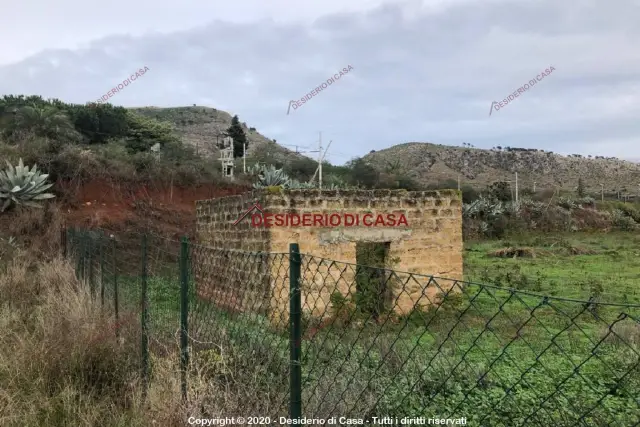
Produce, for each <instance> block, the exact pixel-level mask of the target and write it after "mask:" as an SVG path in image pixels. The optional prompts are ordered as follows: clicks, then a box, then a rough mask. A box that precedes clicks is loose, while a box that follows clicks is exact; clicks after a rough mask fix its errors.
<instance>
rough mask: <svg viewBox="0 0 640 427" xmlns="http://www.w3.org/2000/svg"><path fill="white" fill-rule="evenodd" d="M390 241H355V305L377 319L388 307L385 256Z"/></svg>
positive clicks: (388, 296) (386, 255)
mask: <svg viewBox="0 0 640 427" xmlns="http://www.w3.org/2000/svg"><path fill="white" fill-rule="evenodd" d="M390 248H391V242H356V264H358V265H357V267H356V306H357V308H358V310H359V311H360V312H362V313H365V314H368V315H370V316H372V317H373V318H374V319H376V320H377V319H378V318H379V317H380V315H381V314H382V313H383V312H384V311H385V310H386V309H388V308H389V304H390V302H391V298H392V296H391V290H390V289H388V286H387V282H388V280H387V276H388V273H387V271H386V270H385V267H386V266H387V257H388V255H389V249H390Z"/></svg>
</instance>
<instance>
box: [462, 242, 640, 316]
mask: <svg viewBox="0 0 640 427" xmlns="http://www.w3.org/2000/svg"><path fill="white" fill-rule="evenodd" d="M510 247H511V248H530V249H531V251H532V253H533V254H535V258H531V257H517V258H513V257H498V256H493V255H491V254H492V253H495V252H496V251H498V250H500V249H503V248H510ZM464 272H465V280H468V281H473V282H478V283H485V284H495V285H498V286H504V287H512V288H516V289H522V290H528V291H532V292H536V293H540V294H545V295H553V296H562V297H566V298H576V299H588V298H589V297H591V296H594V297H597V298H599V299H600V300H602V301H609V302H622V303H631V304H640V234H636V233H622V232H620V233H608V234H603V233H598V234H582V233H573V234H566V235H553V236H544V235H542V236H541V235H537V236H536V235H533V236H527V235H524V236H519V237H515V238H509V239H505V240H494V241H479V242H467V243H466V244H465V252H464Z"/></svg>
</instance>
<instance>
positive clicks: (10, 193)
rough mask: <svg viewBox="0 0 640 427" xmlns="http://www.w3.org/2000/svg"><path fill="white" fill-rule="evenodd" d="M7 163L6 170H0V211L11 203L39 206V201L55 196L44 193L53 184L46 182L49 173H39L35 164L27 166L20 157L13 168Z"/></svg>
mask: <svg viewBox="0 0 640 427" xmlns="http://www.w3.org/2000/svg"><path fill="white" fill-rule="evenodd" d="M7 165H8V166H9V168H8V169H7V170H5V171H0V202H2V201H3V200H4V202H2V206H0V212H4V211H5V210H6V209H7V208H8V207H9V206H11V205H12V204H16V205H23V206H30V207H37V208H39V207H40V204H39V203H38V202H39V201H41V200H45V199H51V198H53V197H55V196H54V195H53V194H51V193H46V190H48V189H49V188H51V186H52V185H53V184H49V183H47V178H48V177H49V175H48V174H42V173H40V171H38V167H37V166H36V165H33V167H32V168H29V166H25V165H24V164H23V163H22V159H20V162H19V163H18V166H17V167H15V168H14V167H13V165H11V164H10V163H9V162H7Z"/></svg>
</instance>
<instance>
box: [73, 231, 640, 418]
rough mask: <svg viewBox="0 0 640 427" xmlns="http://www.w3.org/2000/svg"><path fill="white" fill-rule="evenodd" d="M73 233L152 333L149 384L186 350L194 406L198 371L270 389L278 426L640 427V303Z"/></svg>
mask: <svg viewBox="0 0 640 427" xmlns="http://www.w3.org/2000/svg"><path fill="white" fill-rule="evenodd" d="M63 239H64V242H65V244H63V247H64V250H65V254H66V255H67V257H69V259H70V260H71V261H72V262H74V263H75V265H76V269H77V272H78V276H79V277H80V278H81V279H82V280H83V281H84V282H85V283H86V284H87V286H90V287H91V289H92V290H93V292H94V295H95V296H96V298H100V299H101V301H104V303H103V309H104V310H107V311H108V313H111V315H112V316H113V317H114V322H115V323H116V325H117V327H116V328H115V330H116V332H115V334H114V339H117V338H118V337H117V334H121V333H122V331H123V329H124V328H130V331H129V332H128V333H129V334H130V335H129V336H133V337H135V339H138V340H140V341H139V342H140V345H139V346H138V347H139V350H137V351H139V355H140V361H141V375H142V377H143V380H144V381H146V384H149V378H150V375H151V373H152V368H153V367H152V366H151V362H150V359H153V358H152V357H150V355H153V354H156V353H157V354H159V355H164V356H167V355H179V359H180V366H181V383H182V394H183V398H184V399H189V398H190V396H189V395H188V390H189V388H188V382H189V377H190V375H191V374H192V373H194V372H197V373H198V375H201V376H203V377H204V378H205V379H206V378H207V376H210V377H211V378H213V377H215V376H220V375H231V376H233V377H234V379H235V380H236V384H241V383H242V382H243V381H244V383H245V384H246V386H247V387H253V388H255V389H256V390H257V391H258V392H260V396H261V398H260V402H256V409H257V410H259V411H268V412H262V413H264V414H268V415H270V417H271V420H272V421H273V423H277V420H278V417H280V416H286V417H293V418H300V417H305V418H316V419H324V420H327V419H329V418H331V417H334V416H335V417H348V418H357V419H362V420H365V421H366V420H369V421H371V420H372V419H373V417H379V418H381V417H392V418H396V417H397V418H398V419H399V420H400V419H402V418H404V417H426V418H439V419H444V418H449V419H457V420H461V419H463V418H466V422H467V425H478V426H480V425H482V426H524V425H527V426H528V425H537V426H549V425H554V426H608V425H616V426H618V425H619V426H638V425H640V392H639V390H640V305H633V304H616V303H609V302H606V301H600V300H595V299H594V300H585V301H581V300H574V299H569V298H561V297H551V296H544V295H538V294H536V293H532V292H526V291H518V290H514V289H508V288H501V287H497V286H491V285H485V284H478V283H470V282H463V281H457V280H451V279H446V278H438V277H433V276H425V275H419V274H412V273H405V272H399V271H395V270H391V269H386V268H379V267H369V266H363V265H355V264H349V263H344V262H338V261H334V260H328V259H324V258H319V257H315V256H312V255H307V254H300V253H299V251H298V247H297V245H296V244H292V245H291V250H290V252H289V253H248V252H240V251H234V250H225V249H215V248H211V247H208V246H204V245H199V244H193V243H190V242H188V241H187V240H186V239H183V240H182V241H176V240H170V239H164V238H160V237H158V236H152V235H143V234H140V235H138V234H129V235H127V236H110V235H108V234H107V233H105V232H102V231H95V230H71V229H70V230H66V231H65V232H64V233H63ZM127 316H130V317H127ZM131 316H133V317H131ZM225 357H226V358H234V360H235V363H234V364H233V365H232V367H231V368H230V367H229V366H230V365H225V366H221V365H220V363H219V362H220V361H221V360H222V359H223V358H225ZM225 369H226V370H227V371H225ZM230 369H231V371H229V370H230ZM151 386H152V384H151ZM225 392H226V393H234V390H232V389H230V390H226V391H225ZM207 397H208V396H205V402H203V404H202V405H201V407H202V408H204V407H206V398H207ZM213 398H214V397H213V396H211V399H213ZM256 413H257V412H256ZM201 415H202V416H203V417H204V416H206V415H207V414H201Z"/></svg>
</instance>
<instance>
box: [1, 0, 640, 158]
mask: <svg viewBox="0 0 640 427" xmlns="http://www.w3.org/2000/svg"><path fill="white" fill-rule="evenodd" d="M89 3H91V2H89ZM89 3H88V2H86V1H79V0H59V1H57V2H53V3H49V2H44V1H43V0H37V1H36V0H24V1H22V2H7V4H6V5H3V6H2V9H3V10H2V15H1V16H0V37H2V50H1V51H0V64H1V65H0V93H1V94H39V95H42V96H43V97H45V98H60V99H62V100H65V101H67V102H76V103H86V102H88V101H93V100H95V99H97V98H99V97H100V96H102V95H103V94H105V93H106V92H107V91H108V90H109V89H110V88H112V87H114V86H115V85H117V84H118V83H120V82H122V80H124V79H126V78H127V77H128V76H129V75H131V73H132V72H135V70H137V69H139V68H144V67H145V66H147V67H149V71H148V72H147V73H146V74H145V75H144V76H143V77H142V78H140V79H138V80H136V81H135V82H133V83H132V84H131V85H129V86H128V87H127V88H126V89H124V90H121V91H120V92H119V93H118V94H117V95H116V96H114V97H113V98H111V102H112V103H114V104H119V105H123V106H127V107H129V106H145V105H154V106H160V107H169V106H186V105H192V104H198V105H204V106H209V107H214V108H218V109H222V110H226V111H228V112H230V113H232V114H238V115H239V116H240V119H241V121H244V122H247V124H248V125H249V126H253V127H256V128H257V129H258V131H260V132H261V133H262V134H264V135H265V136H267V137H269V138H275V139H276V140H277V141H278V142H279V143H283V144H289V145H295V144H297V145H302V146H310V145H313V144H316V141H317V132H318V131H320V130H322V131H323V138H324V139H325V140H326V141H328V140H330V139H331V140H333V144H332V146H331V149H330V151H329V155H328V157H329V160H331V161H332V162H337V163H342V162H344V161H346V160H349V159H350V158H351V157H354V156H357V155H363V154H366V153H368V152H369V151H370V150H373V149H375V150H379V149H382V148H386V147H389V146H391V145H394V144H398V143H403V142H412V141H419V142H434V143H440V144H453V145H461V144H462V143H463V142H467V143H471V144H473V145H475V146H476V147H482V148H491V147H494V146H498V145H500V146H514V147H530V148H541V149H546V150H553V151H555V152H559V153H563V154H571V153H581V154H585V155H587V154H592V155H605V156H617V157H622V158H640V120H639V118H640V51H639V50H638V45H639V44H640V43H639V42H640V27H639V26H638V25H637V24H638V22H640V1H638V0H618V1H616V2H612V1H605V0H598V1H572V2H561V1H551V0H536V1H528V0H522V1H514V0H504V1H498V0H481V1H480V0H478V1H471V0H459V1H444V0H443V1H394V2H388V3H386V4H384V3H383V2H381V1H367V0H350V1H349V2H344V1H343V0H330V1H322V2H319V1H318V2H300V1H299V0H272V1H270V2H265V1H263V0H243V1H238V2H226V1H225V2H220V1H211V0H183V1H182V2H178V3H176V2H164V1H163V0H154V1H153V2H152V1H150V0H138V1H136V2H130V1H123V0H112V1H111V2H108V3H107V4H102V3H103V2H100V3H101V4H89ZM345 5H348V6H345ZM349 65H351V66H352V67H353V70H352V71H351V72H349V73H348V74H347V75H345V76H344V77H343V78H341V79H340V80H338V81H336V82H335V83H333V84H332V85H331V86H330V87H328V88H327V89H325V90H323V91H322V92H320V93H319V94H318V95H316V96H315V97H313V98H312V99H311V100H310V101H309V102H307V103H306V104H305V105H303V106H302V107H300V108H298V109H297V110H295V111H293V109H292V111H291V112H290V114H289V115H287V114H286V113H287V107H288V104H289V101H290V100H292V99H300V98H301V97H303V96H304V95H305V94H306V93H308V92H310V91H311V90H312V89H313V88H315V87H317V86H319V85H320V84H321V83H322V82H323V81H326V80H327V79H328V78H330V77H331V76H332V75H334V74H335V73H336V72H337V71H338V70H340V69H342V68H344V67H348V66H349ZM550 66H553V67H554V68H555V70H554V71H553V73H551V74H550V75H549V76H547V77H545V78H544V79H543V80H542V81H541V82H539V83H538V84H536V85H535V86H534V87H532V88H530V89H529V90H528V91H527V92H526V93H524V94H523V95H521V96H519V97H518V98H517V99H515V100H514V101H513V102H511V103H509V104H508V105H507V106H505V107H503V108H501V109H500V110H499V111H495V110H494V111H493V112H492V114H491V116H489V109H490V106H491V103H492V102H493V101H500V100H502V99H504V98H505V97H506V96H508V95H509V94H510V93H512V92H513V91H515V90H517V88H519V87H521V86H522V85H523V84H525V83H526V82H528V81H529V80H531V79H535V77H536V75H539V74H540V73H541V72H542V71H543V70H544V69H546V68H549V67H550Z"/></svg>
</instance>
